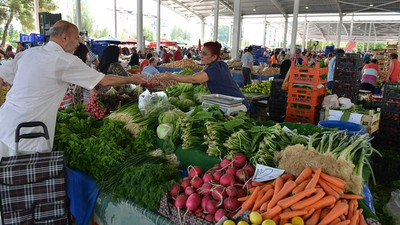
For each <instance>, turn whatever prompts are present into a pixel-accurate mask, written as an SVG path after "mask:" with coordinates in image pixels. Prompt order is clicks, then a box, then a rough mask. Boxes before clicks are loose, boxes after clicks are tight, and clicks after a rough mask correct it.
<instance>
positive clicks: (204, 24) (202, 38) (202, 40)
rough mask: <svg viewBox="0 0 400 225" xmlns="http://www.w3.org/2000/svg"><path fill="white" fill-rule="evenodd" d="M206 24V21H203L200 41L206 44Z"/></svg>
mask: <svg viewBox="0 0 400 225" xmlns="http://www.w3.org/2000/svg"><path fill="white" fill-rule="evenodd" d="M205 26H206V23H205V22H204V20H202V21H201V28H200V40H201V43H204V30H205Z"/></svg>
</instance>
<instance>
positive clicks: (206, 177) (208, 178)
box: [203, 173, 214, 183]
mask: <svg viewBox="0 0 400 225" xmlns="http://www.w3.org/2000/svg"><path fill="white" fill-rule="evenodd" d="M211 181H214V177H213V175H211V174H209V173H206V174H204V176H203V182H204V183H209V182H211Z"/></svg>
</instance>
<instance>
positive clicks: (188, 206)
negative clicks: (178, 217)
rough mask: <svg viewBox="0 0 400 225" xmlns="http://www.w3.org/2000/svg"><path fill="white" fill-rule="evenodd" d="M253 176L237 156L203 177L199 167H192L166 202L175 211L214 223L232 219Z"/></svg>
mask: <svg viewBox="0 0 400 225" xmlns="http://www.w3.org/2000/svg"><path fill="white" fill-rule="evenodd" d="M253 174H254V167H253V166H250V165H247V160H246V157H245V155H243V154H241V153H238V154H236V155H234V156H233V158H232V160H230V159H223V160H222V161H221V163H217V164H215V165H214V167H213V168H211V169H210V170H208V171H207V172H205V173H203V171H202V169H201V167H199V166H193V167H190V170H189V176H188V177H185V178H184V179H183V180H182V182H181V184H174V185H173V186H172V188H171V190H170V192H169V195H170V199H171V201H172V203H173V204H174V205H175V207H176V208H177V209H178V210H184V211H186V213H187V212H188V213H192V214H194V215H196V216H197V217H201V218H204V219H206V220H207V221H209V222H218V221H219V220H220V219H221V218H222V217H223V216H227V217H233V215H235V212H237V211H238V209H239V208H240V206H241V203H240V202H239V201H238V198H240V197H244V196H246V195H247V191H248V190H249V189H250V188H251V187H252V186H251V182H249V181H250V180H251V177H252V176H253ZM186 213H185V214H186ZM182 219H183V221H184V219H185V218H182Z"/></svg>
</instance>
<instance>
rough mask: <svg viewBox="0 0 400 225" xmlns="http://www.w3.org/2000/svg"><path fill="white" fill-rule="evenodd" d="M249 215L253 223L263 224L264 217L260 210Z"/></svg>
mask: <svg viewBox="0 0 400 225" xmlns="http://www.w3.org/2000/svg"><path fill="white" fill-rule="evenodd" d="M249 217H250V222H251V223H254V224H261V222H262V217H261V215H260V213H258V212H251V213H250V216H249Z"/></svg>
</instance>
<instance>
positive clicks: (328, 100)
mask: <svg viewBox="0 0 400 225" xmlns="http://www.w3.org/2000/svg"><path fill="white" fill-rule="evenodd" d="M339 106H340V105H339V100H338V96H337V95H328V96H326V97H325V98H324V101H323V102H322V108H324V109H337V108H339Z"/></svg>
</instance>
